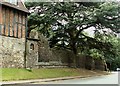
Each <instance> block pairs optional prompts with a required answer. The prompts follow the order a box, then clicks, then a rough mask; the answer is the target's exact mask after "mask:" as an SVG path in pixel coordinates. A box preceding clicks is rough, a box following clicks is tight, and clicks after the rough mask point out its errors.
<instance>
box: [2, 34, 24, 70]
mask: <svg viewBox="0 0 120 86" xmlns="http://www.w3.org/2000/svg"><path fill="white" fill-rule="evenodd" d="M24 52H25V39H24V38H21V39H18V38H12V37H5V36H0V56H1V57H0V58H1V59H0V60H2V61H1V63H2V64H0V65H2V67H9V68H10V67H16V68H20V67H24Z"/></svg>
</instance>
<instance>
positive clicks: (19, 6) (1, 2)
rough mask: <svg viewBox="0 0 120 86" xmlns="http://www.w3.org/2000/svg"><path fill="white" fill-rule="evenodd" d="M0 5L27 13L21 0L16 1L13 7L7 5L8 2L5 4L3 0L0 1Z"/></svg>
mask: <svg viewBox="0 0 120 86" xmlns="http://www.w3.org/2000/svg"><path fill="white" fill-rule="evenodd" d="M0 4H2V5H5V6H9V7H11V8H14V9H17V10H20V11H23V12H26V13H29V11H28V9H27V8H26V7H25V5H24V3H23V2H22V1H21V0H19V1H18V4H17V5H14V4H12V3H9V2H5V1H4V0H0Z"/></svg>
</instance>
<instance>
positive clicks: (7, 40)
mask: <svg viewBox="0 0 120 86" xmlns="http://www.w3.org/2000/svg"><path fill="white" fill-rule="evenodd" d="M28 13H29V11H28V10H27V8H26V7H25V5H24V4H23V3H22V2H21V1H20V0H19V1H17V0H0V60H1V65H2V67H24V66H26V53H25V52H26V30H27V15H28Z"/></svg>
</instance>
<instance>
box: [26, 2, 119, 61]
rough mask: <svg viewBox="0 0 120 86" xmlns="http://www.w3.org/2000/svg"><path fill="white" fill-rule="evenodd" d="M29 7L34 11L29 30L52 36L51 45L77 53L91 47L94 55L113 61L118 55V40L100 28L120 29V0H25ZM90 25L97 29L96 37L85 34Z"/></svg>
mask: <svg viewBox="0 0 120 86" xmlns="http://www.w3.org/2000/svg"><path fill="white" fill-rule="evenodd" d="M26 6H27V8H28V9H29V10H30V11H31V14H30V15H29V17H28V18H29V19H28V26H29V30H28V32H30V31H31V30H32V29H34V28H37V29H38V31H40V32H41V33H43V34H44V35H45V36H46V37H47V38H49V44H50V47H62V48H66V49H69V50H71V51H73V52H74V53H75V54H78V53H79V51H80V52H87V51H89V50H90V51H91V52H93V53H92V54H91V56H93V57H94V58H99V57H101V55H103V56H104V58H106V60H111V61H112V59H114V57H116V54H117V53H116V52H117V50H116V49H115V47H116V45H114V44H115V43H116V42H115V40H114V39H110V37H109V36H106V34H101V32H100V30H104V29H107V30H108V29H109V30H111V31H113V32H120V28H119V27H120V23H119V22H120V15H119V13H120V10H119V9H120V4H119V3H115V2H48V3H47V2H26ZM91 27H93V28H95V34H97V35H95V37H94V38H93V37H90V36H88V35H86V34H85V33H84V30H85V29H89V28H91ZM106 40H107V41H106ZM113 40H114V42H115V43H113ZM91 49H93V50H91ZM94 49H97V50H94ZM98 50H99V51H101V52H102V53H103V54H101V52H99V53H98ZM85 54H87V53H85Z"/></svg>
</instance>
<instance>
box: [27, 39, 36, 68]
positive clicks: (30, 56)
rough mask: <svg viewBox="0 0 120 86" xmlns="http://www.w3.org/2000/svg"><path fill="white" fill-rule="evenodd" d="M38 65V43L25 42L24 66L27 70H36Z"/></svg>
mask: <svg viewBox="0 0 120 86" xmlns="http://www.w3.org/2000/svg"><path fill="white" fill-rule="evenodd" d="M37 63H38V42H37V41H33V40H27V55H26V66H27V68H36V67H37V66H36V64H37Z"/></svg>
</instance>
